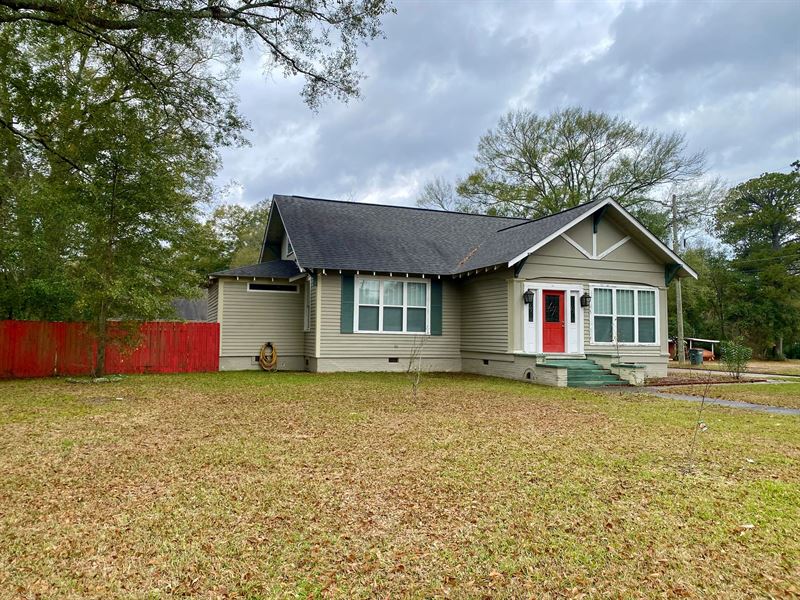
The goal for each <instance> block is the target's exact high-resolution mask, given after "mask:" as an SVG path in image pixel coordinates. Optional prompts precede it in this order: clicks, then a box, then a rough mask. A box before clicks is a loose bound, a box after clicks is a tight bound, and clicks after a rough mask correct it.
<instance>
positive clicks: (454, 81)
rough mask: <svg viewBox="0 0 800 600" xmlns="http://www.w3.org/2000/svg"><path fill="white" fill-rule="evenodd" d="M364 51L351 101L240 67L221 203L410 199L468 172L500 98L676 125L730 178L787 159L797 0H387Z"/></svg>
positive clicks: (252, 64) (798, 70) (799, 112)
mask: <svg viewBox="0 0 800 600" xmlns="http://www.w3.org/2000/svg"><path fill="white" fill-rule="evenodd" d="M395 5H396V7H397V14H396V15H390V16H388V17H386V19H385V21H384V30H385V33H386V39H380V40H376V41H374V42H372V44H371V45H370V46H369V47H367V48H364V49H363V50H362V52H361V54H360V69H361V71H363V72H364V73H365V74H366V76H367V80H366V81H365V82H364V84H363V86H362V96H363V97H362V98H361V99H358V100H353V101H351V102H350V103H349V104H338V103H334V102H329V103H327V104H325V105H323V106H322V108H321V109H320V110H319V112H318V113H313V112H311V111H310V110H309V109H308V108H307V107H306V105H305V104H303V102H302V100H301V98H300V95H299V90H300V87H301V83H302V82H300V81H297V80H291V79H288V80H287V79H283V78H281V77H280V76H279V75H277V74H276V75H273V76H264V74H263V69H262V68H261V66H260V65H259V62H258V58H257V57H256V56H250V57H248V59H247V60H246V61H245V63H244V64H243V66H242V74H241V79H240V81H239V84H238V92H239V96H240V99H241V110H242V112H243V113H244V115H245V116H246V117H247V118H248V119H249V120H250V122H251V124H252V131H251V132H250V134H249V139H250V141H251V142H252V146H251V147H248V148H242V149H231V150H227V151H225V152H224V153H223V169H222V172H221V174H220V177H219V180H218V183H219V184H220V185H225V184H229V183H231V182H233V183H234V184H235V185H233V186H230V187H229V193H228V196H227V200H228V201H235V202H240V203H242V204H248V205H249V204H252V203H253V202H256V201H258V200H261V199H262V198H265V197H269V196H271V195H272V194H274V193H280V194H298V195H307V196H318V197H324V198H339V199H347V200H358V201H366V202H380V203H386V204H413V203H414V202H415V200H416V196H417V193H418V191H419V189H420V187H421V186H422V184H424V183H425V182H426V181H428V180H429V179H431V178H433V177H435V176H441V177H445V178H447V179H456V178H457V177H461V176H463V175H465V174H466V173H467V172H469V171H470V170H471V168H472V166H473V155H474V153H475V149H476V147H477V143H478V139H479V137H480V136H481V135H482V134H483V133H485V132H486V131H487V130H488V129H489V128H491V127H493V126H494V124H495V123H496V122H497V120H498V118H499V117H500V116H501V115H502V114H503V113H505V112H506V111H507V110H509V109H510V108H516V107H527V108H530V109H532V110H534V111H537V112H541V113H547V112H549V111H551V110H554V109H558V108H562V107H565V106H570V105H578V106H582V107H584V108H588V109H592V110H598V111H606V112H609V113H613V114H617V115H621V116H623V117H625V118H627V119H630V120H632V121H634V122H637V123H640V124H642V125H646V126H648V127H653V128H656V129H659V130H662V131H671V130H679V131H682V132H684V133H685V134H686V137H687V140H688V142H689V145H690V149H691V150H692V151H696V150H704V151H705V152H706V153H707V156H708V162H709V166H710V168H711V172H712V173H713V174H716V175H720V176H721V177H723V178H724V179H725V180H727V181H728V182H729V183H733V184H735V183H739V182H741V181H744V180H746V179H749V178H751V177H755V176H758V175H760V174H761V173H762V172H764V171H776V170H777V171H787V170H788V168H789V163H791V162H792V161H793V160H796V159H798V158H800V35H799V34H798V32H799V31H800V1H798V0H778V1H768V0H758V1H749V2H747V1H718V2H713V3H700V2H693V1H685V2H635V3H621V2H603V1H596V2H580V3H572V2H545V1H542V2H538V1H536V2H523V1H488V0H487V1H484V0H460V1H458V0H451V1H445V0H396V1H395Z"/></svg>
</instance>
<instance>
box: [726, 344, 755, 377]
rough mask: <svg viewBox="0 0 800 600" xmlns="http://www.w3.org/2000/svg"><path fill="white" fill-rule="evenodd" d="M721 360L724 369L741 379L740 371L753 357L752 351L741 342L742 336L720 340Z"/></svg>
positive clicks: (743, 369)
mask: <svg viewBox="0 0 800 600" xmlns="http://www.w3.org/2000/svg"><path fill="white" fill-rule="evenodd" d="M721 349H722V362H723V363H725V369H726V370H727V371H728V373H730V374H731V376H732V377H736V379H741V376H742V372H743V371H745V370H746V369H747V363H748V362H749V361H750V359H751V358H753V351H752V350H751V349H750V348H748V347H747V346H745V345H744V344H742V338H740V337H739V338H736V339H735V340H731V341H727V342H722V344H721Z"/></svg>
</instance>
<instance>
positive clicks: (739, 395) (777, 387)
mask: <svg viewBox="0 0 800 600" xmlns="http://www.w3.org/2000/svg"><path fill="white" fill-rule="evenodd" d="M705 388H706V386H705V385H703V384H696V385H686V386H676V387H673V388H670V389H669V391H670V392H675V393H679V394H680V393H683V394H692V395H695V396H702V395H703V391H704V390H705ZM708 395H709V396H713V397H714V398H722V399H723V400H741V401H743V402H753V403H754V404H769V405H772V406H787V407H789V408H800V383H794V382H792V383H775V384H766V385H762V384H758V383H740V384H727V383H723V384H719V385H712V386H708Z"/></svg>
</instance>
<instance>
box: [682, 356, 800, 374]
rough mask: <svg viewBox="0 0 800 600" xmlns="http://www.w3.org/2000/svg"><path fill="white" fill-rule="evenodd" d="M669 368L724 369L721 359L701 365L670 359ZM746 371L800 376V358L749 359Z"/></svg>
mask: <svg viewBox="0 0 800 600" xmlns="http://www.w3.org/2000/svg"><path fill="white" fill-rule="evenodd" d="M669 366H670V368H685V369H700V370H702V369H706V370H712V371H725V365H724V363H722V361H719V360H717V361H714V362H708V361H706V362H704V363H703V364H702V365H694V366H693V365H690V364H689V363H688V362H687V363H686V364H684V365H680V364H679V363H677V362H676V361H670V363H669ZM746 372H747V373H762V374H765V375H798V376H800V360H797V359H791V360H751V361H750V362H749V363H747V371H746Z"/></svg>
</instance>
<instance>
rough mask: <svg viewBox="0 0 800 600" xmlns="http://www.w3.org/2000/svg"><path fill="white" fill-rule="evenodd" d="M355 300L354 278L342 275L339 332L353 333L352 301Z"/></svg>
mask: <svg viewBox="0 0 800 600" xmlns="http://www.w3.org/2000/svg"><path fill="white" fill-rule="evenodd" d="M354 299H355V278H354V277H353V276H352V275H342V309H341V310H342V313H341V316H340V319H341V320H340V322H341V332H342V333H353V301H354Z"/></svg>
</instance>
